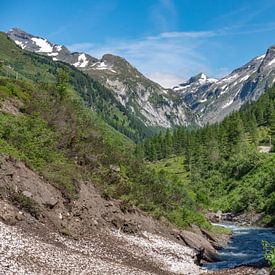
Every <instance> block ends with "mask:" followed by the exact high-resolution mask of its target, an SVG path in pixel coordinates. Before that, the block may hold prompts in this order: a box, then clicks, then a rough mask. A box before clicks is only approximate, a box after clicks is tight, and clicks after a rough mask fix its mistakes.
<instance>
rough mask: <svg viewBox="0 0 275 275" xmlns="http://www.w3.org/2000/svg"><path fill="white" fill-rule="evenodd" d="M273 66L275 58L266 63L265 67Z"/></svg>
mask: <svg viewBox="0 0 275 275" xmlns="http://www.w3.org/2000/svg"><path fill="white" fill-rule="evenodd" d="M273 64H275V58H274V59H272V60H271V61H270V62H268V64H267V66H271V65H273Z"/></svg>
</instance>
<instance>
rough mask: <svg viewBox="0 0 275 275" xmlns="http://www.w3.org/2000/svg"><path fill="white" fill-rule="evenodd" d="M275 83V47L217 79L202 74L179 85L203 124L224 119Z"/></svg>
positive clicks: (177, 90)
mask: <svg viewBox="0 0 275 275" xmlns="http://www.w3.org/2000/svg"><path fill="white" fill-rule="evenodd" d="M274 82H275V46H272V47H271V48H269V49H268V50H267V52H266V54H264V55H262V56H259V57H256V58H254V59H252V60H251V61H250V62H248V63H247V64H245V65H244V66H242V67H240V68H238V69H236V70H234V71H233V72H231V73H230V74H229V75H227V76H225V77H223V78H221V79H219V80H216V79H211V78H207V77H206V75H205V74H199V75H197V76H195V77H192V78H190V79H189V80H188V81H187V82H184V83H182V84H180V85H178V86H176V87H174V88H173V89H174V91H176V92H177V93H179V94H180V96H181V97H182V99H183V101H184V102H185V103H186V104H187V105H188V106H189V107H190V108H191V109H192V111H193V113H194V114H196V115H197V116H198V119H199V121H200V123H202V124H205V123H213V122H217V121H221V120H222V119H223V118H224V117H225V116H227V115H228V114H230V113H231V112H232V111H235V110H238V109H239V108H240V107H241V106H242V105H243V104H244V103H246V102H249V101H251V100H256V99H257V98H258V97H259V96H260V95H261V94H262V93H263V92H264V91H265V90H266V89H267V88H268V87H270V86H272V85H273V83H274Z"/></svg>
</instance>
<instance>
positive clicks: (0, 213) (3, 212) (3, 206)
mask: <svg viewBox="0 0 275 275" xmlns="http://www.w3.org/2000/svg"><path fill="white" fill-rule="evenodd" d="M21 219H22V217H21V215H20V214H19V212H18V211H17V209H16V208H15V207H13V206H12V205H10V204H8V203H7V202H5V201H3V200H0V220H2V221H3V222H4V223H6V224H8V225H15V224H16V222H17V221H19V220H21Z"/></svg>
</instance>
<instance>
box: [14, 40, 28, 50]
mask: <svg viewBox="0 0 275 275" xmlns="http://www.w3.org/2000/svg"><path fill="white" fill-rule="evenodd" d="M14 42H15V43H16V44H17V45H18V46H19V47H21V48H22V49H25V48H26V46H25V45H24V44H23V42H22V41H18V40H14Z"/></svg>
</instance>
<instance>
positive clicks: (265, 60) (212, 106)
mask: <svg viewBox="0 0 275 275" xmlns="http://www.w3.org/2000/svg"><path fill="white" fill-rule="evenodd" d="M7 35H8V36H9V37H10V38H11V39H12V40H13V41H14V42H15V43H16V44H17V45H18V46H20V47H21V48H22V49H25V50H28V51H31V52H35V53H38V54H42V55H46V56H49V57H51V58H52V59H53V60H54V61H62V62H66V63H68V64H70V65H72V66H74V67H76V68H77V69H79V70H81V71H83V72H85V73H86V74H88V75H89V76H90V77H92V78H93V79H95V80H97V81H98V82H100V83H101V84H102V85H104V86H105V87H106V88H108V89H110V90H111V91H112V93H113V95H114V97H115V100H116V101H117V102H118V103H120V104H121V105H122V106H123V107H124V108H125V109H126V110H127V113H128V114H129V115H131V116H133V117H135V118H137V119H138V120H139V122H140V123H141V124H142V125H143V127H144V128H147V129H157V128H171V127H174V126H190V125H203V124H207V123H214V122H220V121H222V120H223V118H224V117H226V116H227V115H228V114H230V113H231V112H233V111H236V110H238V109H240V107H241V106H242V105H243V104H245V103H247V102H250V101H252V100H256V99H257V98H258V97H259V96H260V95H261V94H262V93H263V92H264V91H265V90H266V89H267V88H268V87H270V86H272V85H273V83H274V81H275V46H272V47H270V48H269V49H268V50H267V52H266V54H264V55H262V56H258V57H256V58H254V59H252V60H251V61H249V62H248V63H247V64H245V65H243V66H242V67H240V68H237V69H235V70H233V71H232V72H231V73H230V74H228V75H226V76H224V77H223V78H221V79H214V78H208V77H207V76H206V74H204V73H199V74H198V75H196V76H194V77H191V78H190V79H189V80H188V81H185V82H183V83H181V84H179V85H178V86H175V87H173V89H165V88H163V87H161V86H160V85H159V84H157V83H155V82H153V81H151V80H150V79H148V78H146V77H145V76H144V75H143V74H142V73H140V72H139V71H138V70H137V69H136V68H135V67H133V66H132V65H131V64H130V63H129V62H128V61H127V60H125V59H124V58H122V57H119V56H115V55H112V54H105V55H103V57H102V58H101V59H98V58H95V57H93V56H91V55H89V54H87V53H83V52H70V51H69V50H68V49H67V48H66V47H65V46H62V45H57V44H54V43H52V42H50V41H48V40H47V39H45V38H41V37H37V36H34V35H32V34H29V33H27V32H25V31H23V30H20V29H18V28H13V29H11V30H10V31H8V32H7Z"/></svg>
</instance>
